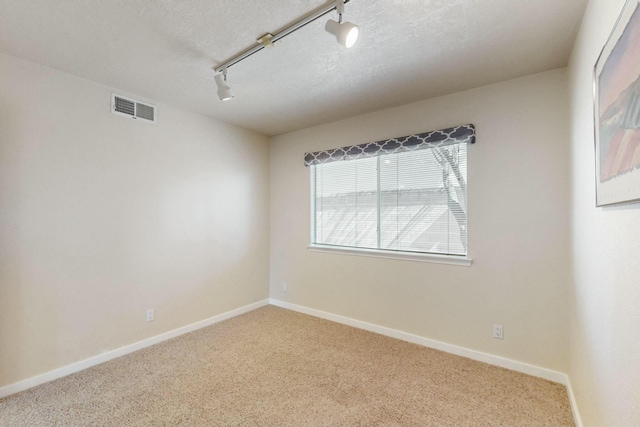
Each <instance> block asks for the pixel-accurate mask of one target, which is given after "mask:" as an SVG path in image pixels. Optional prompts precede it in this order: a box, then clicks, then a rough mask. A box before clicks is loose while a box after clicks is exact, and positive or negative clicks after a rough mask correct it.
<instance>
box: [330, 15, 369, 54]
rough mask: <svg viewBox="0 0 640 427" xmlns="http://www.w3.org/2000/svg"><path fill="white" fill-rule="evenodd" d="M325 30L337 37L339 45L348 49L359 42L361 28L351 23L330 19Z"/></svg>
mask: <svg viewBox="0 0 640 427" xmlns="http://www.w3.org/2000/svg"><path fill="white" fill-rule="evenodd" d="M324 29H325V30H326V31H327V32H328V33H330V34H333V35H334V36H336V39H337V40H338V43H340V44H341V45H342V46H344V47H346V48H347V49H349V48H351V47H353V45H354V44H356V42H357V41H358V35H359V34H360V27H358V26H357V25H355V24H352V23H351V22H338V21H334V20H333V19H329V20H328V21H327V23H326V25H325V26H324Z"/></svg>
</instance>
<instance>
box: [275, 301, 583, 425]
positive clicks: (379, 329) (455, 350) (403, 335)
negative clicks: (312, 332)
mask: <svg viewBox="0 0 640 427" xmlns="http://www.w3.org/2000/svg"><path fill="white" fill-rule="evenodd" d="M269 302H270V304H271V305H275V306H277V307H282V308H286V309H288V310H293V311H297V312H300V313H304V314H308V315H310V316H315V317H319V318H321V319H326V320H331V321H332V322H336V323H341V324H343V325H347V326H353V327H354V328H359V329H364V330H366V331H369V332H375V333H378V334H381V335H386V336H388V337H392V338H397V339H399V340H402V341H407V342H410V343H413V344H418V345H421V346H424V347H429V348H433V349H436V350H440V351H444V352H447V353H451V354H455V355H457V356H463V357H467V358H469V359H473V360H477V361H480V362H485V363H488V364H490V365H494V366H500V367H501V368H506V369H511V370H512V371H516V372H522V373H524V374H527V375H532V376H534V377H539V378H544V379H546V380H549V381H553V382H556V383H559V384H562V385H564V386H565V387H566V388H567V394H568V395H569V402H570V404H571V411H572V412H573V418H574V420H575V423H576V427H583V424H582V418H580V412H579V411H578V403H577V401H576V397H575V394H574V393H573V387H572V386H571V381H570V380H569V376H568V375H567V374H565V373H564V372H558V371H554V370H552V369H547V368H542V367H540V366H535V365H531V364H529V363H525V362H519V361H517V360H512V359H507V358H506V357H501V356H495V355H493V354H489V353H483V352H481V351H477V350H471V349H469V348H465V347H459V346H457V345H453V344H447V343H444V342H442V341H436V340H432V339H429V338H425V337H421V336H419V335H414V334H410V333H408V332H403V331H398V330H396V329H391V328H387V327H384V326H379V325H375V324H373V323H368V322H363V321H361V320H356V319H352V318H350V317H345V316H340V315H338V314H333V313H327V312H326V311H321V310H316V309H314V308H309V307H304V306H301V305H297V304H292V303H289V302H285V301H280V300H278V299H274V298H271V299H270V300H269Z"/></svg>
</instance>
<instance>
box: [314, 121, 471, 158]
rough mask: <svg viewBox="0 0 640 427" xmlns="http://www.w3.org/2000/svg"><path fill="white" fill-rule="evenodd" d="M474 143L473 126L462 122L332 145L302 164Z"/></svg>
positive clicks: (315, 153)
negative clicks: (420, 131) (382, 138)
mask: <svg viewBox="0 0 640 427" xmlns="http://www.w3.org/2000/svg"><path fill="white" fill-rule="evenodd" d="M475 142H476V128H475V126H473V125H463V126H457V127H454V128H448V129H442V130H434V131H432V132H425V133H420V134H417V135H409V136H402V137H400V138H391V139H386V140H384V141H376V142H368V143H366V144H360V145H352V146H350V147H342V148H334V149H332V150H325V151H316V152H314V153H305V155H304V165H305V166H311V165H318V164H321V163H329V162H336V161H339V160H354V159H361V158H364V157H373V156H379V155H381V154H391V153H400V152H403V151H412V150H419V149H422V148H435V147H442V146H445V145H451V144H460V143H468V144H474V143H475Z"/></svg>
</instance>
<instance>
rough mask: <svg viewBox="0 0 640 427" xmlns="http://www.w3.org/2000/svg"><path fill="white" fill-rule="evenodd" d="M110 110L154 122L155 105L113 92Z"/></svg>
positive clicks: (121, 114)
mask: <svg viewBox="0 0 640 427" xmlns="http://www.w3.org/2000/svg"><path fill="white" fill-rule="evenodd" d="M111 112H112V113H113V114H118V115H120V116H126V117H130V118H132V119H142V120H143V121H146V122H151V123H155V122H156V107H154V106H153V105H147V104H143V103H142V102H138V101H136V100H133V99H130V98H125V97H123V96H120V95H116V94H115V93H112V94H111Z"/></svg>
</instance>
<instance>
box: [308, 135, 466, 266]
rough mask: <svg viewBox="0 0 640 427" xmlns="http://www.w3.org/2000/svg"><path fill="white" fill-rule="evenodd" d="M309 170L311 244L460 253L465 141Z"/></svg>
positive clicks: (463, 247)
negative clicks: (311, 216)
mask: <svg viewBox="0 0 640 427" xmlns="http://www.w3.org/2000/svg"><path fill="white" fill-rule="evenodd" d="M383 153H384V151H383ZM311 169H312V183H313V185H312V188H313V194H312V205H313V206H312V212H313V218H312V243H313V244H317V245H330V246H341V247H353V248H365V249H379V250H387V251H400V252H421V253H434V254H445V255H463V256H464V255H466V254H467V142H454V141H448V142H447V143H446V144H431V145H427V144H424V145H423V146H422V147H421V148H420V149H414V150H396V151H395V152H388V153H384V154H378V155H375V156H362V157H360V158H355V159H350V160H335V161H328V162H324V163H317V162H316V163H315V164H312V165H311Z"/></svg>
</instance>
